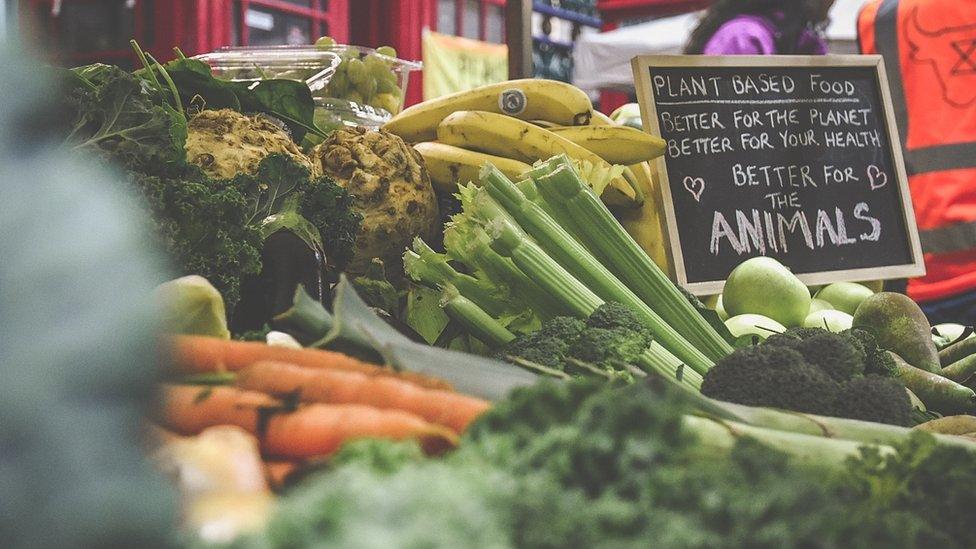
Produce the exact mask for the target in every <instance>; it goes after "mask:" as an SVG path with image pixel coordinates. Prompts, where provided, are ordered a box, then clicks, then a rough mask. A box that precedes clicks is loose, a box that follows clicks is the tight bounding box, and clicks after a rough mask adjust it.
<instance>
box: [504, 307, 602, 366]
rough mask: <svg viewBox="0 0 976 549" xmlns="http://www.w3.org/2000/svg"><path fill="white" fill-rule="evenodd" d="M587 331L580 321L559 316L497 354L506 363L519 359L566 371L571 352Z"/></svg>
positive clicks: (519, 338)
mask: <svg viewBox="0 0 976 549" xmlns="http://www.w3.org/2000/svg"><path fill="white" fill-rule="evenodd" d="M585 328H586V323H584V322H583V321H582V320H579V319H577V318H571V317H565V316H559V317H556V318H553V319H551V320H548V321H546V322H544V323H543V324H542V328H540V329H539V330H537V331H535V332H532V333H529V334H524V335H520V336H519V337H517V338H515V339H513V340H512V341H511V342H509V343H508V344H507V345H505V347H503V348H502V349H501V350H500V351H498V352H497V353H496V356H498V357H499V358H501V359H503V360H507V358H508V357H513V356H514V357H519V358H521V359H523V360H527V361H529V362H534V363H536V364H541V365H542V366H548V367H550V368H555V369H558V370H563V369H564V361H565V359H566V355H567V354H568V353H569V348H570V346H571V345H572V344H573V342H574V341H576V339H577V338H578V337H579V335H580V333H581V332H582V331H583V330H584V329H585Z"/></svg>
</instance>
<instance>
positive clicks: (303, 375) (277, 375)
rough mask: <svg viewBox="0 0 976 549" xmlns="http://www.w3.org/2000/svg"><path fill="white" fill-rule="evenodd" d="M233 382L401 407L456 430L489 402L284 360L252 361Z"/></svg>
mask: <svg viewBox="0 0 976 549" xmlns="http://www.w3.org/2000/svg"><path fill="white" fill-rule="evenodd" d="M236 383H237V386H238V387H241V388H243V389H250V390H253V391H261V392H264V393H268V394H270V395H272V396H283V395H290V394H297V395H298V398H299V400H301V401H302V402H321V403H329V404H367V405H369V406H375V407H377V408H384V409H391V408H392V409H397V410H403V411H405V412H410V413H412V414H416V415H418V416H420V417H422V418H424V419H426V420H427V421H430V422H431V423H436V424H438V425H444V426H447V427H450V428H451V429H453V430H454V431H455V432H456V433H459V434H460V433H462V432H464V429H465V428H466V427H467V426H468V424H469V423H471V421H473V420H474V419H475V418H477V417H478V416H479V415H481V414H482V413H484V412H485V411H486V410H487V409H488V408H489V406H490V405H489V403H488V402H486V401H484V400H481V399H478V398H474V397H469V396H467V395H462V394H458V393H454V392H450V391H441V390H438V389H427V388H424V387H420V386H417V385H414V384H413V383H410V382H407V381H404V380H401V379H397V378H395V377H390V376H369V375H366V374H362V373H359V372H345V371H339V370H321V369H312V368H303V367H301V366H297V365H295V364H289V363H286V362H270V361H264V362H255V363H254V364H252V365H250V366H248V367H247V368H245V369H243V370H241V371H240V372H238V374H237V380H236Z"/></svg>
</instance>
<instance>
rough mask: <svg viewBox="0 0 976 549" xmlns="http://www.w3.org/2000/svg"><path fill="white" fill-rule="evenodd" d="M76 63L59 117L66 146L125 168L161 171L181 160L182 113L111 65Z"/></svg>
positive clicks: (183, 130) (183, 118) (182, 141)
mask: <svg viewBox="0 0 976 549" xmlns="http://www.w3.org/2000/svg"><path fill="white" fill-rule="evenodd" d="M94 68H95V69H97V71H93V70H90V69H92V67H91V66H90V67H80V68H79V69H75V70H74V71H73V74H74V76H75V78H76V82H77V83H78V85H77V86H75V87H74V89H73V90H72V92H71V94H70V96H69V97H68V101H67V103H68V107H69V110H70V114H69V116H68V119H67V120H66V121H65V122H66V124H67V126H68V127H67V128H66V130H67V131H66V133H67V135H69V138H70V142H71V143H70V144H71V147H72V148H73V149H75V150H80V151H92V152H96V153H99V154H100V155H103V156H105V157H109V158H110V159H111V160H112V161H113V162H115V163H117V164H119V165H121V166H124V167H126V168H129V169H133V170H137V171H140V172H143V173H150V174H157V175H159V174H164V173H167V172H168V171H169V170H171V169H173V168H179V167H180V166H182V165H183V164H185V161H186V153H185V152H184V150H183V147H184V145H185V143H186V132H187V129H186V118H185V117H184V116H183V113H181V112H179V111H177V110H176V109H174V108H173V107H172V106H170V105H169V104H168V103H167V102H166V100H165V98H164V97H163V95H162V94H161V93H159V91H157V90H155V89H154V88H152V87H151V86H148V85H146V83H145V81H143V80H142V79H140V78H137V77H136V76H134V75H132V74H130V73H128V72H126V71H124V70H122V69H120V68H118V67H114V66H109V65H97V66H94Z"/></svg>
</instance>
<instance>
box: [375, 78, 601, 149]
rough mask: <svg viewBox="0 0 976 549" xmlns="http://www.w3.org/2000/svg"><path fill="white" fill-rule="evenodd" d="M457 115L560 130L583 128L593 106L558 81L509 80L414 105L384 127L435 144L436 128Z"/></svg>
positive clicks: (579, 92) (407, 138)
mask: <svg viewBox="0 0 976 549" xmlns="http://www.w3.org/2000/svg"><path fill="white" fill-rule="evenodd" d="M455 111H485V112H492V113H496V114H503V115H507V116H511V117H515V118H519V119H522V120H544V121H547V122H550V123H553V124H558V125H560V126H582V125H586V124H589V123H590V119H591V118H592V117H593V112H594V111H593V104H592V103H591V102H590V98H589V97H587V96H586V94H585V93H583V91H582V90H580V89H579V88H577V87H576V86H573V85H571V84H566V83H565V82H557V81H555V80H536V79H524V80H509V81H507V82H500V83H498V84H489V85H487V86H481V87H479V88H475V89H473V90H468V91H463V92H458V93H453V94H450V95H445V96H443V97H438V98H436V99H431V100H430V101H424V102H423V103H419V104H417V105H414V106H412V107H410V108H408V109H405V110H404V111H403V112H401V113H400V114H398V115H397V116H395V117H393V119H392V120H390V121H389V122H387V123H386V124H384V125H383V128H384V129H386V130H387V131H389V132H392V133H395V134H396V135H398V136H400V137H401V138H403V140H404V141H407V142H411V143H417V142H420V141H433V140H434V139H435V138H436V134H437V125H438V124H440V123H441V121H442V120H444V118H446V117H447V116H448V115H450V114H451V113H453V112H455Z"/></svg>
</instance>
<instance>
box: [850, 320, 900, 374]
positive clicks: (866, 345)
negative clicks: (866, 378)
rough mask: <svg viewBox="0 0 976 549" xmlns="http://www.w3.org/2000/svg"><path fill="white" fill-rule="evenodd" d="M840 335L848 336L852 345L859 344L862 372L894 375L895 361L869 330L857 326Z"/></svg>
mask: <svg viewBox="0 0 976 549" xmlns="http://www.w3.org/2000/svg"><path fill="white" fill-rule="evenodd" d="M841 335H844V336H846V337H848V338H849V339H850V340H851V343H852V344H854V345H860V347H861V349H862V350H863V352H864V373H865V374H876V375H879V376H885V377H895V375H896V373H897V371H896V369H895V362H894V360H893V359H892V358H891V355H889V354H888V353H887V352H885V349H882V348H881V347H880V346H879V345H878V340H877V339H876V338H875V337H874V335H873V334H871V332H868V331H866V330H861V329H859V328H851V329H850V330H844V331H843V332H841Z"/></svg>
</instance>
